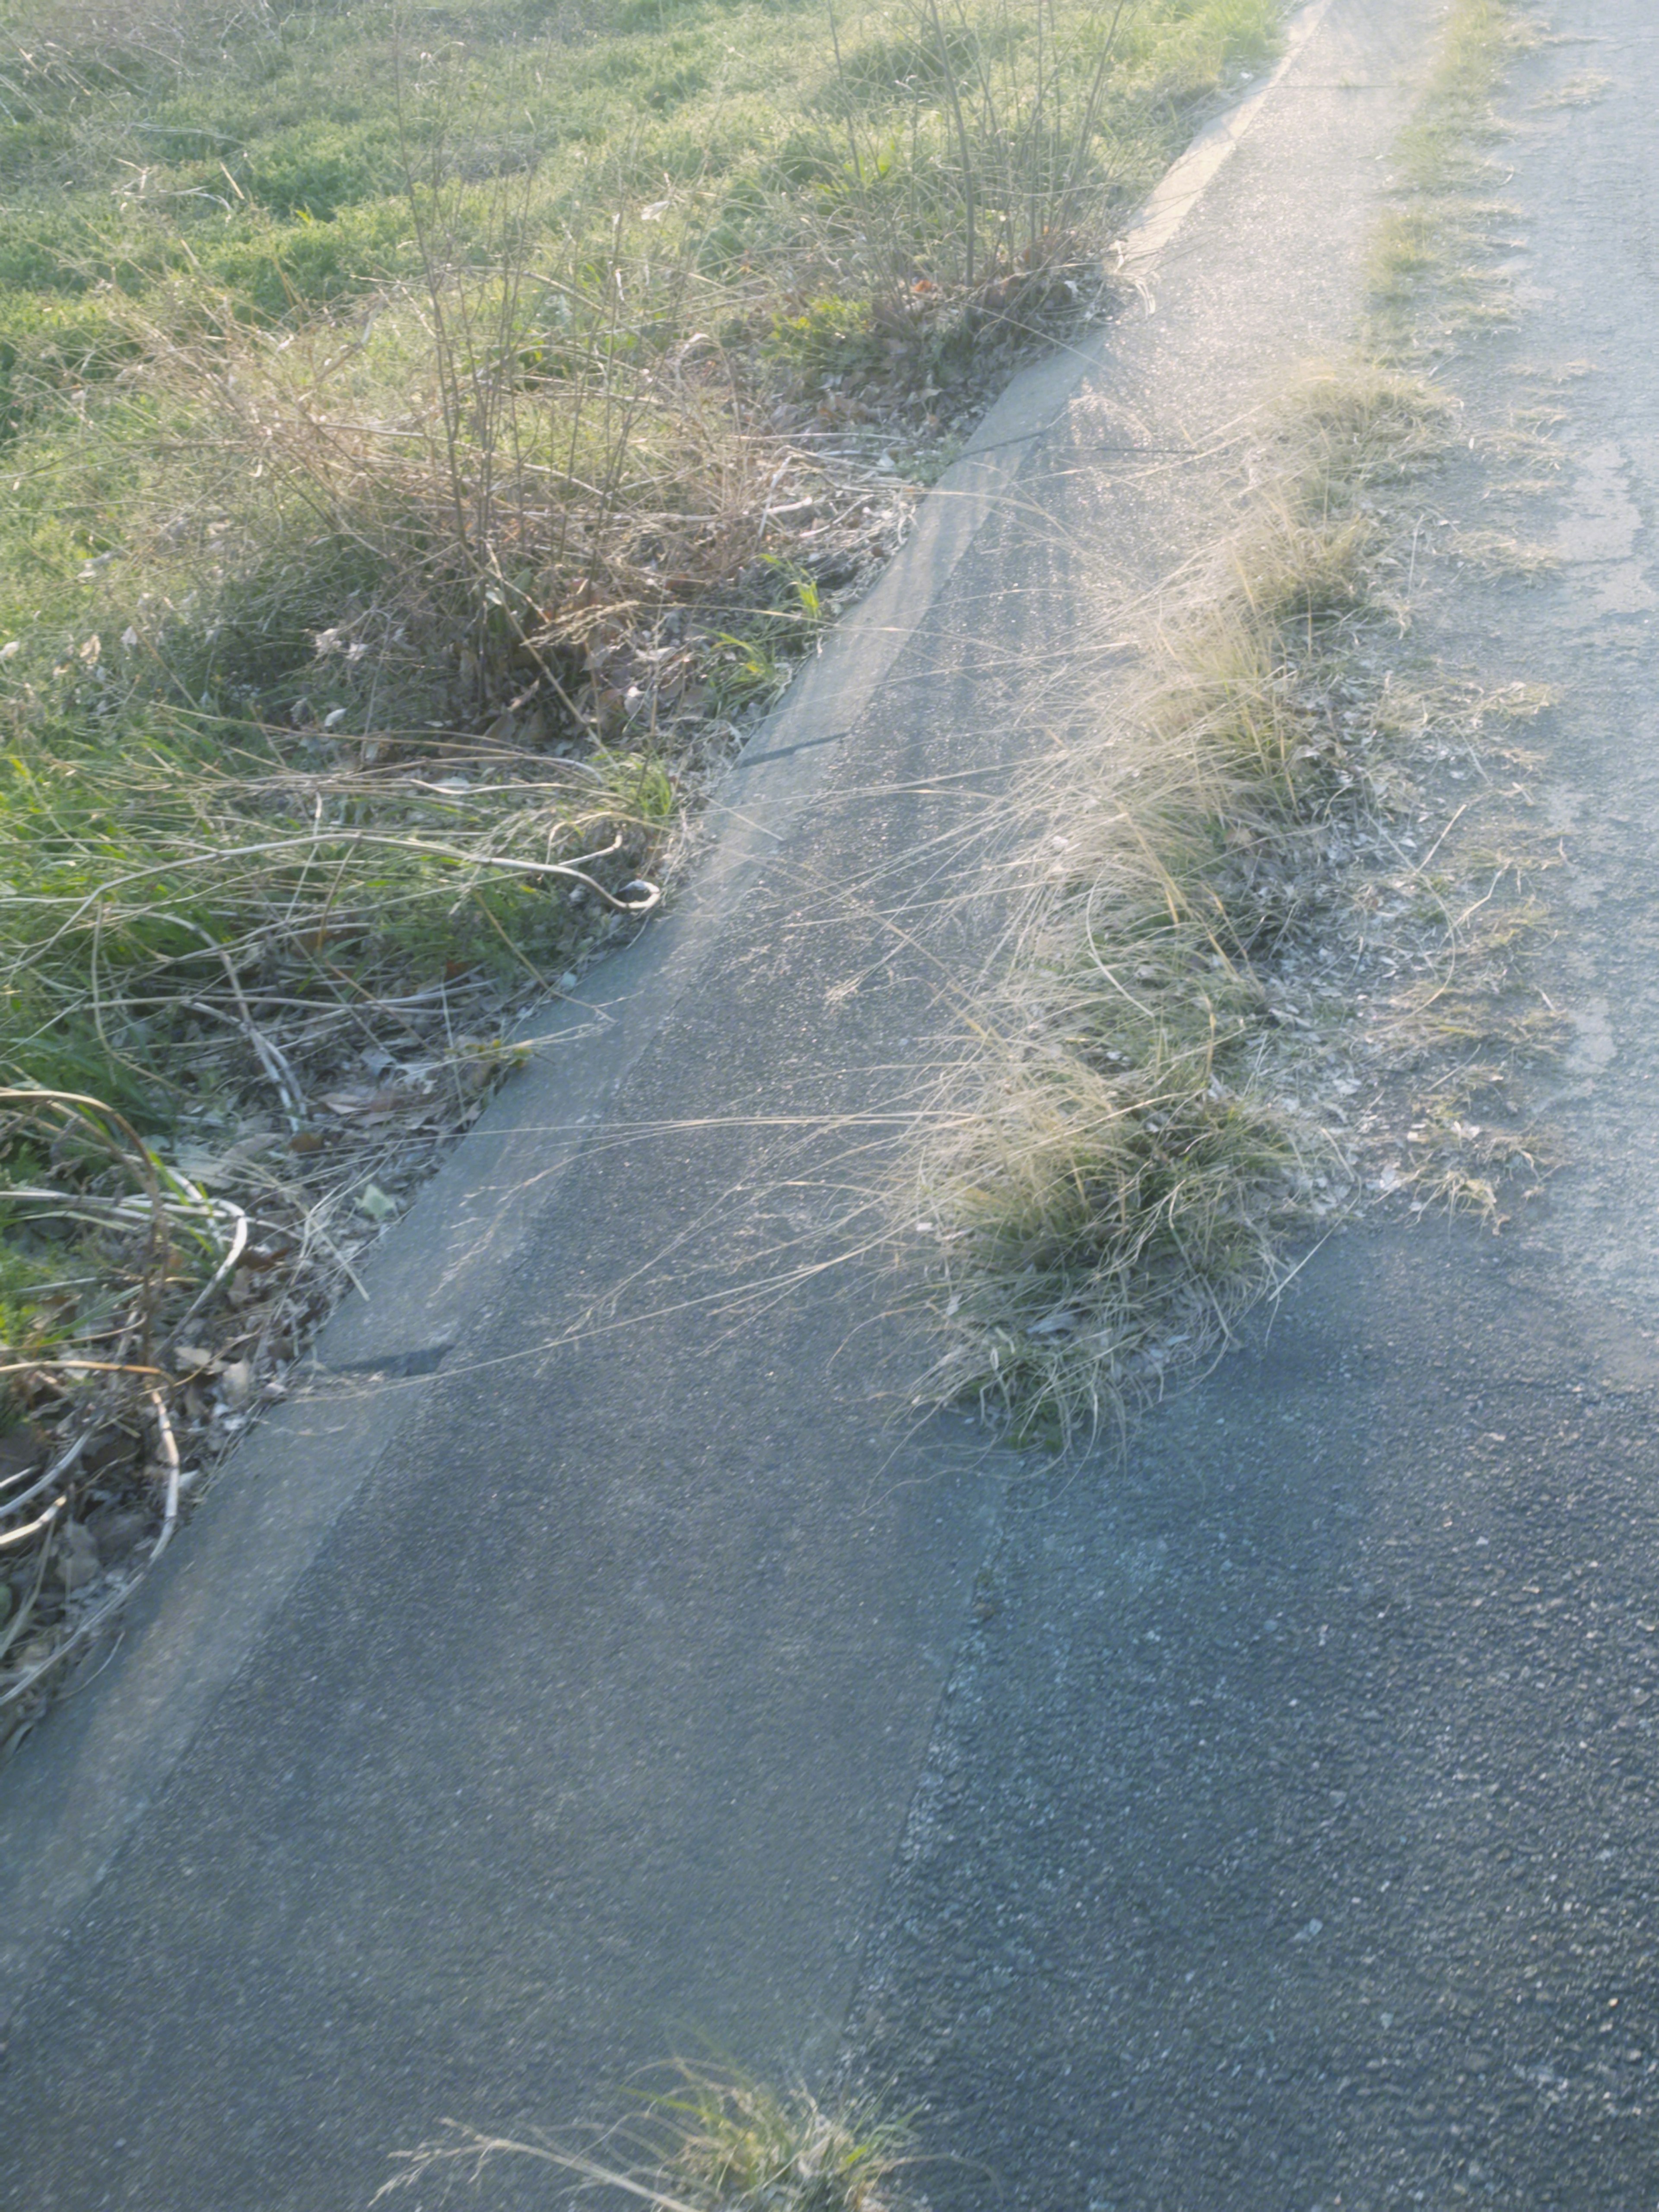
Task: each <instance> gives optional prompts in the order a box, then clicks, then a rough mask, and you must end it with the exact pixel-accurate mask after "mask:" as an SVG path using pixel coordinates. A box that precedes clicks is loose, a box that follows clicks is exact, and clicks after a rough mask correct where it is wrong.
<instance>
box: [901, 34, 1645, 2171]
mask: <svg viewBox="0 0 1659 2212" xmlns="http://www.w3.org/2000/svg"><path fill="white" fill-rule="evenodd" d="M1546 12H1547V15H1548V17H1549V19H1550V21H1551V23H1552V25H1553V27H1554V29H1555V30H1556V31H1557V32H1558V33H1561V34H1563V35H1562V36H1561V37H1560V38H1559V40H1556V41H1555V42H1553V43H1552V44H1550V45H1549V46H1545V47H1543V48H1541V50H1540V51H1539V52H1536V53H1535V54H1534V56H1533V57H1532V58H1530V59H1529V60H1528V62H1526V63H1525V64H1523V65H1522V67H1521V69H1520V70H1518V72H1517V74H1516V80H1515V86H1514V91H1513V96H1512V98H1511V100H1510V102H1509V106H1510V111H1511V112H1512V114H1513V117H1514V118H1515V122H1516V136H1515V137H1514V138H1513V140H1512V142H1511V143H1510V145H1509V146H1508V147H1507V148H1506V149H1504V159H1505V163H1506V166H1508V165H1510V164H1512V165H1513V168H1514V175H1513V177H1512V178H1511V179H1510V181H1509V182H1508V183H1507V184H1506V185H1505V187H1504V192H1505V197H1506V198H1509V199H1512V200H1513V201H1514V202H1515V203H1516V206H1517V208H1518V209H1519V210H1520V211H1521V216H1520V219H1519V220H1517V221H1516V223H1515V224H1514V229H1515V231H1516V236H1517V238H1518V239H1524V240H1525V241H1526V242H1525V244H1524V246H1517V248H1516V252H1515V254H1514V258H1513V262H1512V265H1511V273H1512V276H1513V279H1514V283H1515V286H1516V296H1517V299H1518V301H1519V302H1520V304H1521V307H1522V313H1521V315H1520V318H1519V320H1518V322H1517V324H1516V327H1515V329H1514V331H1513V333H1512V334H1510V335H1508V336H1505V337H1498V338H1496V339H1493V340H1492V341H1490V342H1488V343H1486V344H1485V345H1483V346H1482V347H1481V348H1480V349H1478V350H1477V352H1476V353H1475V354H1474V356H1470V357H1468V358H1466V359H1465V360H1463V361H1462V362H1458V363H1455V364H1453V366H1452V367H1451V368H1450V371H1449V375H1450V379H1451V380H1452V381H1453V382H1454V383H1455V384H1457V385H1458V386H1461V387H1462V391H1463V392H1464V396H1465V397H1466V398H1467V399H1468V403H1469V406H1470V410H1471V414H1470V422H1471V427H1472V428H1476V429H1480V430H1484V431H1490V430H1492V429H1493V428H1498V429H1501V428H1504V426H1505V424H1506V423H1507V422H1509V421H1510V416H1511V414H1512V412H1513V410H1518V409H1526V408H1536V407H1538V406H1541V405H1542V406H1545V407H1547V408H1548V409H1550V410H1560V411H1561V413H1562V416H1563V417H1564V419H1563V420H1562V421H1561V422H1560V423H1559V426H1558V430H1557V435H1558V436H1559V442H1560V445H1561V448H1562V464H1563V465H1562V467H1561V470H1560V472H1559V477H1558V479H1557V484H1558V489H1557V490H1556V491H1555V492H1554V493H1553V494H1552V495H1547V496H1544V497H1540V498H1537V499H1535V500H1533V501H1530V502H1529V503H1528V506H1527V507H1525V508H1524V509H1523V510H1522V513H1521V514H1520V517H1519V520H1520V522H1521V525H1522V529H1523V531H1524V532H1525V533H1526V534H1527V535H1528V536H1531V537H1534V538H1542V539H1544V540H1546V541H1547V542H1550V543H1552V544H1553V545H1554V546H1555V548H1556V550H1558V552H1559V555H1560V556H1561V559H1562V563H1563V565H1562V567H1561V568H1560V571H1559V574H1558V575H1557V577H1556V578H1555V579H1554V580H1552V581H1548V582H1546V583H1544V584H1542V585H1539V586H1530V587H1528V586H1516V585H1513V584H1511V585H1506V586H1482V585H1480V583H1479V582H1478V580H1475V579H1474V578H1473V577H1471V576H1469V575H1468V574H1465V575H1464V576H1463V577H1462V578H1461V579H1460V580H1459V581H1458V583H1457V586H1456V587H1455V591H1454V590H1450V589H1447V590H1443V591H1442V592H1440V594H1439V595H1438V598H1437V603H1436V604H1434V605H1432V606H1431V608H1430V609H1429V610H1428V612H1429V617H1430V622H1429V628H1430V629H1431V632H1432V633H1433V635H1432V637H1431V642H1434V643H1436V644H1437V645H1438V646H1439V647H1441V648H1442V649H1443V650H1444V651H1445V652H1447V653H1449V655H1450V656H1451V658H1452V659H1453V660H1454V661H1455V662H1457V663H1461V664H1462V665H1472V666H1476V667H1480V668H1482V669H1484V670H1485V671H1487V672H1488V673H1489V674H1492V675H1493V676H1495V677H1496V678H1499V679H1512V678H1526V679H1529V680H1532V681H1542V682H1545V683H1551V684H1555V685H1556V686H1558V687H1559V692H1560V696H1561V706H1560V708H1559V712H1558V713H1557V714H1554V715H1553V717H1551V718H1550V720H1548V722H1547V723H1546V724H1545V725H1544V726H1542V728H1541V732H1540V738H1539V742H1540V744H1541V748H1542V750H1543V752H1544V756H1545V763H1544V769H1543V781H1542V784H1541V799H1542V803H1543V810H1544V814H1545V817H1546V818H1547V820H1549V821H1550V822H1551V823H1553V825H1554V826H1556V827H1559V828H1560V829H1564V830H1568V831H1570V833H1571V834H1570V835H1569V836H1568V838H1567V842H1566V844H1565V854H1566V857H1567V866H1566V868H1565V871H1564V872H1563V875H1562V877H1561V878H1560V880H1559V883H1558V885H1557V887H1556V892H1555V896H1556V899H1557V902H1558V910H1559V935H1558V937H1557V939H1556V941H1555V942H1554V944H1553V945H1552V946H1551V947H1550V948H1549V949H1548V951H1547V952H1546V953H1545V955H1544V956H1543V975H1544V980H1545V981H1546V983H1547V987H1549V989H1550V991H1551V994H1552V996H1553V999H1554V1000H1555V1003H1556V1004H1557V1005H1558V1006H1560V1007H1562V1008H1563V1009H1564V1010H1565V1011H1567V1012H1569V1013H1571V1016H1572V1018H1573V1022H1574V1025H1575V1031H1576V1036H1575V1042H1574V1043H1573V1045H1572V1047H1571V1051H1570V1052H1569V1054H1568V1055H1567V1057H1566V1060H1565V1064H1564V1065H1563V1066H1561V1067H1560V1068H1559V1071H1557V1073H1555V1074H1554V1075H1553V1076H1552V1077H1549V1078H1547V1079H1540V1081H1539V1083H1538V1085H1537V1088H1536V1091H1535V1101H1534V1103H1536V1105H1537V1107H1538V1109H1539V1110H1540V1111H1541V1114H1542V1115H1544V1117H1545V1118H1546V1119H1547V1120H1548V1121H1553V1122H1554V1123H1555V1124H1556V1126H1557V1127H1558V1128H1559V1131H1560V1133H1561V1136H1562V1140H1563V1146H1564V1152H1565V1159H1566V1163H1567V1164H1566V1166H1565V1170H1564V1171H1563V1172H1562V1173H1561V1174H1560V1175H1559V1176H1558V1177H1557V1178H1556V1179H1555V1181H1554V1182H1553V1187H1552V1192H1551V1196H1550V1200H1549V1202H1548V1203H1547V1205H1546V1206H1541V1207H1535V1208H1534V1209H1532V1210H1531V1211H1530V1212H1528V1213H1527V1214H1526V1215H1525V1216H1524V1217H1523V1218H1522V1221H1521V1222H1520V1223H1518V1224H1517V1225H1515V1226H1513V1227H1512V1228H1511V1229H1510V1230H1509V1231H1506V1233H1505V1234H1504V1237H1502V1239H1501V1240H1499V1241H1498V1242H1493V1241H1492V1239H1491V1238H1489V1237H1482V1236H1480V1235H1478V1234H1475V1233H1473V1232H1470V1233H1455V1234H1448V1233H1447V1231H1446V1230H1445V1229H1444V1228H1443V1227H1439V1228H1434V1227H1431V1226H1428V1225H1425V1226H1424V1227H1422V1228H1419V1229H1418V1230H1416V1231H1411V1232H1405V1231H1390V1232H1389V1233H1388V1234H1385V1235H1379V1236H1375V1237H1351V1238H1349V1239H1347V1240H1346V1241H1344V1242H1341V1243H1338V1244H1335V1245H1333V1246H1331V1247H1328V1248H1327V1249H1326V1250H1325V1252H1324V1253H1323V1254H1322V1255H1321V1256H1320V1257H1319V1259H1318V1260H1317V1261H1316V1263H1315V1264H1314V1265H1313V1266H1311V1267H1310V1268H1309V1269H1308V1270H1307V1272H1306V1273H1305V1274H1304V1277H1303V1279H1302V1280H1301V1281H1300V1283H1299V1285H1297V1290H1296V1291H1295V1293H1294V1295H1293V1296H1292V1297H1291V1299H1290V1300H1288V1301H1287V1302H1286V1304H1285V1308H1284V1310H1282V1311H1281V1313H1280V1314H1279V1316H1278V1319H1277V1322H1276V1325H1275V1326H1274V1328H1273V1330H1272V1333H1271V1334H1270V1335H1268V1336H1267V1337H1266V1339H1265V1340H1263V1341H1259V1342H1258V1343H1257V1344H1256V1346H1255V1349H1254V1350H1253V1351H1252V1352H1250V1353H1249V1355H1247V1356H1246V1357H1243V1358H1239V1359H1237V1361H1235V1362H1233V1363H1231V1364H1228V1365H1226V1366H1225V1367H1223V1368H1222V1369H1220V1370H1218V1372H1217V1373H1216V1374H1215V1375H1214V1376H1212V1378H1211V1379H1210V1381H1209V1382H1208V1383H1206V1385H1205V1386H1204V1387H1203V1388H1202V1389H1199V1390H1198V1391H1196V1392H1194V1393H1193V1394H1191V1395H1188V1396H1186V1397H1184V1398H1183V1399H1182V1400H1181V1401H1178V1402H1176V1403H1173V1404H1171V1405H1170V1406H1168V1407H1165V1408H1164V1410H1163V1412H1162V1413H1161V1414H1160V1416H1159V1417H1158V1419H1155V1420H1153V1421H1152V1422H1151V1423H1150V1424H1149V1425H1148V1426H1147V1428H1146V1431H1145V1432H1144V1434H1143V1436H1142V1437H1140V1439H1139V1443H1138V1444H1137V1447H1136V1449H1135V1451H1134V1453H1133V1460H1132V1463H1131V1466H1130V1468H1129V1469H1128V1470H1127V1474H1126V1475H1122V1476H1120V1475H1115V1474H1112V1475H1107V1474H1099V1475H1097V1476H1096V1477H1094V1478H1092V1479H1091V1478H1090V1477H1088V1476H1085V1477H1083V1478H1081V1479H1079V1480H1076V1481H1074V1482H1073V1483H1072V1484H1071V1485H1070V1486H1066V1487H1064V1488H1062V1489H1060V1490H1059V1491H1057V1492H1055V1493H1054V1495H1052V1496H1048V1495H1043V1494H1041V1493H1040V1492H1031V1493H1030V1494H1028V1495H1027V1496H1026V1497H1025V1498H1023V1499H1021V1500H1019V1501H1018V1502H1017V1503H1016V1505H1015V1507H1014V1509H1013V1510H1012V1512H1011V1514H1010V1516H1009V1518H1008V1521H1007V1524H1006V1537H1005V1542H1004V1547H1003V1550H1002V1553H1001V1554H1000V1564H999V1566H998V1570H997V1576H998V1583H999V1588H1000V1597H1001V1610H1000V1613H998V1614H997V1616H996V1618H995V1619H994V1620H992V1621H991V1622H989V1623H987V1625H985V1626H983V1627H982V1628H981V1629H980V1630H978V1631H977V1632H976V1634H975V1639H974V1644H973V1646H972V1647H971V1649H970V1650H969V1653H968V1654H967V1655H966V1656H964V1659H963V1663H962V1664H961V1666H960V1667H959V1668H958V1670H957V1675H956V1677H955V1679H954V1680H953V1682H952V1685H951V1691H950V1692H949V1694H948V1697H947V1699H946V1704H945V1711H944V1713H943V1715H942V1718H941V1723H940V1727H939V1730H938V1732H937V1735H936V1738H935V1741H934V1745H933V1751H932V1753H931V1757H930V1762H929V1768H928V1776H927V1784H926V1786H925V1787H924V1789H923V1790H922V1791H921V1794H920V1796H919V1797H918V1801H917V1806H916V1808H915V1813H914V1814H913V1819H912V1823H911V1826H910V1831H909V1833H908V1838H907V1842H906V1845H905V1847H904V1851H903V1854H902V1869H901V1872H900V1874H899V1875H898V1876H897V1878H896V1882H895V1885H894V1887H893V1889H892V1891H891V1892H890V1895H889V1898H888V1899H887V1902H886V1905H885V1908H884V1928H883V1930H882V1932H881V1933H880V1935H879V1936H878V1938H877V1939H876V1941H875V1943H874V1945H873V1947H872V1950H873V1956H872V1963H871V1966H870V1967H869V1969H868V1971H867V1972H866V1980H865V1984H864V1988H863V1990H862V1992H861V1996H860V2017H861V2019H862V2021H863V2030H862V2032H863V2035H864V2039H865V2043H866V2060H867V2063H869V2064H870V2065H871V2066H872V2068H873V2069H876V2070H877V2071H878V2072H892V2073H894V2074H896V2076H897V2079H898V2081H899V2083H900V2087H901V2090H902V2093H904V2094H906V2095H908V2096H912V2097H915V2098H916V2099H918V2100H929V2101H931V2103H932V2105H933V2108H934V2110H935V2112H936V2113H937V2114H939V2115H940V2116H941V2117H940V2118H939V2119H938V2120H936V2122H935V2124H934V2125H935V2132H936V2133H937V2135H938V2136H939V2140H940V2141H941V2142H949V2143H950V2144H951V2147H952V2148H955V2149H956V2150H957V2151H958V2152H960V2153H961V2154H962V2155H963V2157H964V2158H965V2159H967V2160H975V2161H981V2164H980V2165H978V2166H972V2165H970V2166H963V2167H961V2168H954V2169H953V2168H942V2169H939V2170H938V2176H937V2179H936V2181H935V2184H934V2192H933V2193H934V2195H935V2199H936V2201H937V2203H939V2204H940V2205H942V2206H946V2207H952V2208H954V2207H957V2206H958V2205H961V2206H967V2205H969V2204H971V2205H975V2206H978V2205H987V2206H988V2205H993V2204H994V2205H995V2206H997V2207H998V2208H999V2212H1002V2208H1006V2207H1008V2206H1011V2205H1018V2206H1026V2205H1029V2206H1032V2207H1036V2206H1039V2205H1041V2206H1042V2207H1044V2208H1052V2207H1055V2206H1061V2205H1064V2206H1076V2207H1078V2208H1079V2212H1082V2208H1085V2207H1086V2208H1090V2212H1108V2208H1115V2212H1153V2209H1154V2208H1157V2212H1177V2208H1179V2212H1218V2208H1221V2207H1224V2206H1225V2207H1226V2208H1228V2212H1258V2208H1259V2212H1307V2208H1316V2212H1318V2208H1324V2212H1330V2209H1331V2208H1334V2207H1338V2206H1340V2207H1343V2208H1346V2212H1362V2208H1363V2212H1374V2209H1375V2208H1383V2207H1394V2206H1410V2205H1425V2206H1429V2207H1432V2208H1449V2207H1452V2206H1454V2205H1456V2204H1460V2203H1475V2204H1486V2205H1490V2206H1493V2207H1500V2206H1501V2207H1505V2208H1513V2212H1523V2208H1524V2212H1651V2208H1652V2207H1653V2205H1654V2204H1655V2203H1656V2202H1659V1751H1656V1742H1655V1738H1654V1733H1653V1732H1654V1729H1655V1728H1656V1725H1659V1442H1656V1401H1659V1119H1656V1113H1655V1105H1654V1101H1655V1099H1656V1097H1659V879H1656V874H1655V864H1654V854H1655V849H1656V846H1655V840H1656V833H1659V743H1656V740H1659V707H1656V696H1659V694H1656V684H1655V665H1656V658H1659V655H1656V623H1659V568H1656V550H1655V538H1654V528H1655V523H1656V518H1659V384H1656V380H1655V374H1654V361H1655V348H1656V340H1659V182H1656V179H1659V119H1656V109H1655V103H1654V99H1653V92H1654V87H1655V83H1656V78H1659V26H1656V23H1655V21H1654V17H1653V14H1652V11H1651V9H1650V6H1649V5H1648V4H1646V0H1554V4H1553V5H1552V6H1551V7H1550V8H1549V9H1547V11H1546ZM1592 74H1593V75H1595V76H1601V77H1604V78H1605V79H1606V80H1607V82H1606V84H1605V86H1604V87H1603V88H1601V93H1600V94H1599V95H1598V96H1595V97H1594V98H1591V99H1589V100H1588V102H1581V100H1579V99H1570V100H1568V101H1567V102H1566V104H1559V96H1560V95H1561V94H1563V93H1564V92H1569V93H1570V92H1571V88H1572V87H1573V85H1574V83H1575V82H1580V81H1582V80H1583V79H1584V78H1585V77H1586V76H1589V75H1592ZM1593 90H1594V88H1588V87H1583V85H1582V82H1581V92H1585V91H1593ZM1572 364H1579V365H1583V366H1584V367H1586V368H1589V370H1590V371H1591V372H1592V373H1589V374H1565V375H1563V374H1561V372H1563V371H1565V370H1568V369H1569V368H1571V365H1572ZM1534 427H1536V425H1535V423H1534ZM1517 466H1520V467H1522V469H1523V470H1524V469H1525V468H1528V467H1529V466H1530V464H1525V463H1522V464H1515V463H1510V464H1508V465H1505V464H1504V461H1503V460H1502V459H1501V457H1500V459H1498V461H1497V462H1496V463H1495V464H1494V465H1493V466H1492V469H1491V470H1490V471H1488V472H1487V473H1486V475H1485V476H1484V477H1483V476H1480V475H1477V474H1475V473H1474V472H1473V471H1472V472H1471V473H1470V474H1469V475H1468V477H1467V478H1466V479H1465V480H1463V481H1462V482H1461V483H1453V484H1452V485H1450V486H1449V488H1448V492H1447V501H1448V511H1449V513H1452V514H1453V515H1454V516H1455V517H1457V518H1459V519H1461V520H1464V521H1466V522H1475V523H1479V522H1482V521H1490V520H1494V519H1495V516H1494V510H1493V507H1492V504H1491V503H1490V501H1488V502H1486V503H1485V504H1484V505H1483V503H1482V498H1481V495H1482V492H1483V490H1484V489H1486V486H1487V485H1489V484H1490V483H1492V482H1493V481H1495V480H1497V479H1501V478H1502V477H1504V476H1505V475H1506V474H1507V475H1513V474H1514V473H1515V471H1516V467H1517ZM1433 519H1434V518H1432V517H1431V518H1430V520H1433ZM945 2115H949V2118H948V2121H947V2120H946V2119H945V2118H944V2117H943V2116H945Z"/></svg>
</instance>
